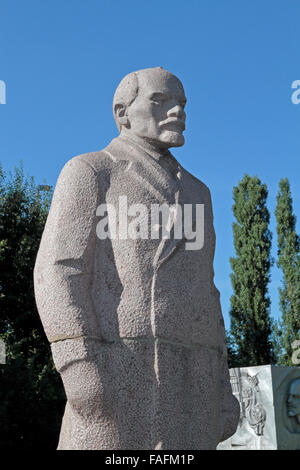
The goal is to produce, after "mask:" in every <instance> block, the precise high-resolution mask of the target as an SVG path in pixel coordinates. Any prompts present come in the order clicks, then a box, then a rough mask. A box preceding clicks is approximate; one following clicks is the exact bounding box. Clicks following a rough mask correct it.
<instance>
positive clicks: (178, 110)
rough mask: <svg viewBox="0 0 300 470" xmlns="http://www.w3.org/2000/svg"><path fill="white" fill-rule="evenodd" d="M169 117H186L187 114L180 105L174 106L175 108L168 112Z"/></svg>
mask: <svg viewBox="0 0 300 470" xmlns="http://www.w3.org/2000/svg"><path fill="white" fill-rule="evenodd" d="M168 117H185V112H184V110H183V108H182V106H180V105H179V104H177V105H176V106H174V108H172V109H170V111H169V112H168Z"/></svg>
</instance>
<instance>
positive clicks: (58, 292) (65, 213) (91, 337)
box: [34, 157, 101, 371]
mask: <svg viewBox="0 0 300 470" xmlns="http://www.w3.org/2000/svg"><path fill="white" fill-rule="evenodd" d="M98 194H99V188H98V182H97V174H96V172H95V170H94V169H93V168H92V166H91V165H90V164H89V163H88V162H86V161H85V160H84V158H83V157H75V158H73V159H72V160H70V161H69V162H68V163H67V164H66V165H65V167H64V168H63V170H62V172H61V174H60V176H59V179H58V182H57V185H56V188H55V192H54V195H53V200H52V204H51V208H50V211H49V215H48V218H47V222H46V225H45V229H44V233H43V236H42V239H41V243H40V247H39V251H38V255H37V259H36V264H35V268H34V288H35V298H36V303H37V307H38V311H39V314H40V318H41V321H42V324H43V327H44V330H45V333H46V335H47V337H48V340H49V341H50V343H51V348H52V353H53V358H54V362H55V365H56V368H57V369H58V371H62V370H63V368H65V367H66V366H68V364H69V363H70V362H72V363H73V362H74V361H75V362H76V361H78V360H82V359H85V358H90V357H92V356H93V354H95V351H96V345H95V342H97V341H98V340H99V338H100V337H101V331H100V328H99V325H98V322H97V318H96V315H95V310H94V307H93V303H92V297H91V288H92V276H93V262H94V253H95V244H96V241H97V240H96V209H97V205H98Z"/></svg>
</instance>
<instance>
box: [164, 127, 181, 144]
mask: <svg viewBox="0 0 300 470" xmlns="http://www.w3.org/2000/svg"><path fill="white" fill-rule="evenodd" d="M159 140H160V142H161V143H162V144H165V146H166V147H181V146H182V145H184V136H183V135H182V134H181V132H176V131H170V130H166V131H164V132H163V133H162V134H161V135H160V139H159Z"/></svg>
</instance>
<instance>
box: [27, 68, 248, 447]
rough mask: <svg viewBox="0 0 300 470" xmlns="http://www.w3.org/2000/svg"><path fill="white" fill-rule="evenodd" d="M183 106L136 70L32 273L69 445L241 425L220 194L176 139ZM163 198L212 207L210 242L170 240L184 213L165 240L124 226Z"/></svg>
mask: <svg viewBox="0 0 300 470" xmlns="http://www.w3.org/2000/svg"><path fill="white" fill-rule="evenodd" d="M185 103H186V97H185V93H184V89H183V86H182V84H181V82H180V81H179V80H178V79H177V78H176V77H175V76H174V75H172V74H171V73H169V72H167V71H166V70H164V69H162V68H161V67H157V68H152V69H143V70H140V71H138V72H133V73H131V74H129V75H127V76H126V77H125V78H124V79H123V80H122V81H121V83H120V85H119V86H118V88H117V90H116V93H115V96H114V101H113V112H114V117H115V120H116V123H117V126H118V129H119V131H120V135H119V136H118V137H117V138H115V139H114V140H113V141H112V142H111V143H110V144H109V145H108V147H107V148H105V149H104V150H102V151H99V152H94V153H88V154H85V155H80V156H78V157H75V158H73V159H71V160H70V161H69V162H68V163H67V164H66V165H65V167H64V168H63V170H62V172H61V174H60V176H59V179H58V182H57V185H56V189H55V192H54V196H53V201H52V205H51V209H50V212H49V216H48V219H47V223H46V226H45V230H44V233H43V236H42V240H41V244H40V248H39V252H38V256H37V260H36V266H35V272H34V279H35V294H36V301H37V306H38V310H39V313H40V316H41V320H42V323H43V326H44V329H45V332H46V334H47V337H48V339H49V341H50V343H51V349H52V354H53V359H54V363H55V365H56V368H57V370H58V371H59V372H60V374H61V377H62V380H63V384H64V387H65V391H66V395H67V404H66V409H65V414H64V417H63V422H62V428H61V433H60V440H59V446H58V448H59V449H169V450H170V449H215V448H216V446H217V444H218V443H219V442H220V441H222V440H225V439H226V438H228V437H229V436H231V435H232V434H233V433H234V432H235V430H236V427H237V424H238V419H239V406H238V403H237V400H236V399H235V398H234V397H233V395H232V392H231V386H230V382H229V373H228V367H227V352H226V346H225V332H224V322H223V318H222V313H221V309H220V302H219V292H218V291H217V289H216V287H215V285H214V280H213V277H214V272H213V258H214V249H215V233H214V228H213V215H212V208H211V198H210V193H209V190H208V188H207V187H206V186H205V185H204V184H203V183H202V182H201V181H199V180H198V179H197V178H195V177H193V176H192V175H191V174H189V173H188V172H187V171H186V170H184V168H182V166H181V165H180V164H179V163H178V162H177V161H176V159H175V158H174V157H173V156H172V154H171V153H170V152H169V150H168V149H169V148H170V147H178V146H182V145H183V144H184V137H183V131H184V129H185V111H184V108H185ZM124 202H126V211H127V209H128V212H127V213H125V212H126V211H125V208H124V207H125V206H124ZM163 205H164V207H165V206H169V207H175V208H176V207H177V209H176V210H177V212H176V213H177V214H178V208H179V209H180V208H182V207H188V206H195V207H196V206H197V207H202V208H204V225H203V223H202V225H203V227H202V228H203V236H204V243H198V244H197V243H196V242H197V241H195V245H194V246H188V243H187V240H188V239H189V240H191V237H190V236H189V232H188V231H184V230H182V232H181V233H182V236H181V237H180V236H178V233H177V236H176V237H175V236H174V237H172V236H171V232H172V227H173V228H174V227H175V222H174V221H176V220H177V219H176V217H177V216H176V215H175V216H174V217H173V219H172V220H169V222H168V223H169V233H170V236H169V237H168V236H165V235H163V234H162V226H161V225H162V224H161V225H160V224H156V227H154V228H153V227H151V230H150V232H151V234H150V235H152V236H150V235H149V234H148V236H146V235H147V234H146V235H145V233H144V231H143V234H141V233H140V236H139V229H138V228H137V232H136V233H137V236H133V234H132V233H131V235H130V233H129V230H128V232H126V230H125V232H124V226H125V228H126V223H127V222H128V223H129V221H130V220H129V219H130V214H131V215H132V212H130V210H132V207H134V208H135V209H136V207H138V208H139V210H140V221H141V220H143V223H144V226H145V221H146V224H149V226H150V225H151V221H152V218H151V217H152V216H151V217H150V213H151V211H150V209H151V208H152V207H161V206H163ZM104 208H106V209H107V214H106V216H107V217H106V222H107V226H108V229H107V233H106V236H104V235H105V234H104V235H103V232H105V230H104V228H103V225H101V223H102V222H103V220H104V219H103V218H102V219H101V216H104ZM130 208H131V209H130ZM145 209H146V210H145ZM179 212H180V211H179ZM170 213H171V211H170ZM199 213H200V212H199ZM145 214H146V215H145ZM147 214H148V215H147ZM191 214H192V216H191ZM197 214H198V212H197V210H196V211H191V212H189V216H190V217H192V226H191V228H192V232H191V233H192V234H195V233H196V234H197V227H196V225H197V220H196V219H197ZM126 217H127V218H128V220H127V222H126V220H125V219H126ZM147 217H148V218H147ZM124 220H125V222H124ZM159 220H161V219H159ZM202 222H203V220H202ZM99 224H100V226H99ZM137 225H138V224H137ZM121 226H122V230H120V227H121ZM176 227H177V226H176ZM131 228H132V227H131ZM195 228H196V230H195ZM155 230H156V233H155ZM116 232H117V233H116ZM131 232H132V231H131ZM190 244H191V241H190Z"/></svg>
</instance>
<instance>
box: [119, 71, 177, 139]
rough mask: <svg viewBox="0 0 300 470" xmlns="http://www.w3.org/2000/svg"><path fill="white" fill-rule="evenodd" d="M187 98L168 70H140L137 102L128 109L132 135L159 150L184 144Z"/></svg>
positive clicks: (128, 130) (128, 131) (129, 129)
mask: <svg viewBox="0 0 300 470" xmlns="http://www.w3.org/2000/svg"><path fill="white" fill-rule="evenodd" d="M185 104H186V97H185V93H184V89H183V86H182V84H181V82H180V81H179V80H178V79H177V78H176V77H174V76H173V75H171V74H169V73H166V71H160V70H154V71H151V72H149V71H147V72H146V71H145V72H143V71H141V72H140V73H139V91H138V95H137V97H136V99H135V100H134V101H133V103H132V104H131V105H130V106H129V107H128V108H127V116H128V120H129V128H128V129H127V130H126V132H127V133H132V134H134V135H136V136H139V137H141V138H143V139H145V140H147V141H148V142H149V143H150V144H152V145H155V146H156V147H159V148H169V147H180V146H182V145H183V144H184V137H183V134H182V133H183V131H184V129H185V118H186V115H185V112H184V107H185Z"/></svg>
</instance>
